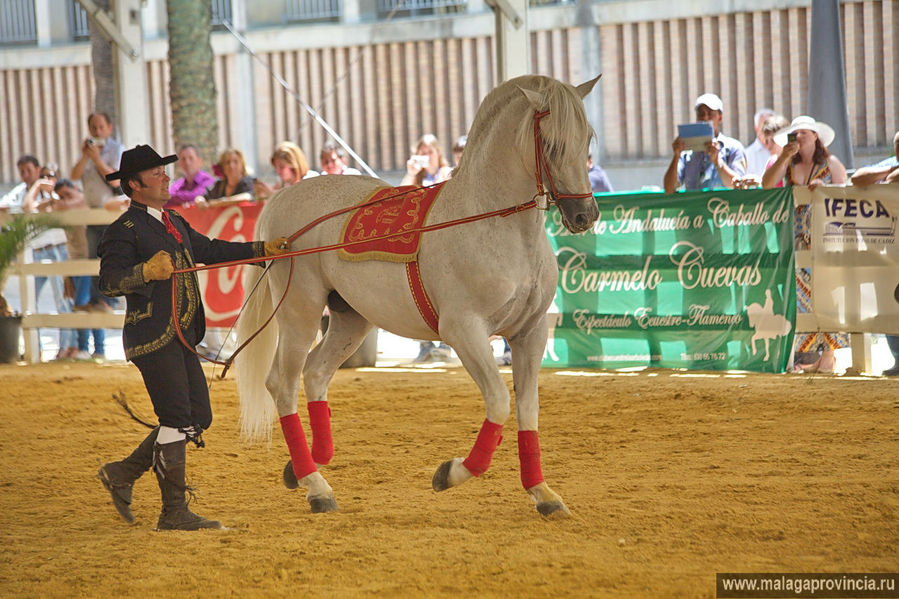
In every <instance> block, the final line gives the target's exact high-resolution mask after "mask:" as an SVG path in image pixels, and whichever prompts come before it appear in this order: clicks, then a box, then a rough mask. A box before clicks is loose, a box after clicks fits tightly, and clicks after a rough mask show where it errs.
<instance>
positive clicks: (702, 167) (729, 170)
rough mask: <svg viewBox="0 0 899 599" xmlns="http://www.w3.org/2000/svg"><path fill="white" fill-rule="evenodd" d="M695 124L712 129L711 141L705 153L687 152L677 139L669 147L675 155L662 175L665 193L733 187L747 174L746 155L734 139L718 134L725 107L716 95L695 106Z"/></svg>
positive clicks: (680, 140) (703, 97) (704, 97)
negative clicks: (738, 179) (703, 124)
mask: <svg viewBox="0 0 899 599" xmlns="http://www.w3.org/2000/svg"><path fill="white" fill-rule="evenodd" d="M694 108H695V109H696V120H697V121H703V122H707V123H709V124H710V125H711V126H712V132H713V137H712V139H711V141H709V142H708V143H706V149H705V151H699V152H697V151H693V150H687V149H686V143H685V142H684V140H682V139H681V138H680V137H677V138H675V140H674V143H672V144H671V147H672V149H673V150H674V155H673V156H672V158H671V163H670V164H669V165H668V170H667V171H665V180H664V183H665V193H674V192H675V191H677V189H678V188H679V187H680V186H681V185H683V187H684V188H685V189H686V190H688V191H691V190H699V189H715V188H720V187H733V185H734V179H737V178H739V177H742V176H743V175H745V174H746V152H745V150H744V148H743V144H741V143H740V142H739V141H737V140H736V139H733V138H732V137H728V136H726V135H724V134H723V133H721V122H722V120H723V119H724V103H723V102H722V101H721V98H719V97H718V96H716V95H715V94H708V93H707V94H702V95H701V96H699V97H698V98H696V103H695V105H694Z"/></svg>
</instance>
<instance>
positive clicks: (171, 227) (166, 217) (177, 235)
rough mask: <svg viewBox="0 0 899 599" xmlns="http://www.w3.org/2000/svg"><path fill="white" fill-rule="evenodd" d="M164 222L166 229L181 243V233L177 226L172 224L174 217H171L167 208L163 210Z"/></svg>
mask: <svg viewBox="0 0 899 599" xmlns="http://www.w3.org/2000/svg"><path fill="white" fill-rule="evenodd" d="M162 224H164V225H165V230H166V231H168V232H169V233H170V234H171V236H172V237H174V238H175V240H176V241H177V242H178V243H181V233H179V232H178V229H176V228H175V225H173V224H172V219H170V218H169V213H168V212H166V211H165V210H163V211H162Z"/></svg>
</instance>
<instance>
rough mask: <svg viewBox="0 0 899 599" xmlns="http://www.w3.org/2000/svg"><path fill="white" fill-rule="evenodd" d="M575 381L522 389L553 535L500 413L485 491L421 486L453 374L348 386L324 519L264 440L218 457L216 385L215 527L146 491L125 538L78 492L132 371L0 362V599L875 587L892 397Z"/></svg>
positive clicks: (209, 452) (125, 434)
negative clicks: (176, 524) (864, 581)
mask: <svg viewBox="0 0 899 599" xmlns="http://www.w3.org/2000/svg"><path fill="white" fill-rule="evenodd" d="M584 374H586V375H590V376H572V375H570V374H566V373H563V372H560V371H554V370H544V371H542V372H541V374H540V383H541V398H542V405H543V409H542V411H541V414H540V415H541V419H540V431H541V434H540V437H541V444H542V449H543V471H544V474H545V475H546V479H547V482H548V483H549V484H550V486H551V487H552V488H553V489H555V490H556V491H557V492H558V493H559V494H560V495H561V496H562V497H563V499H564V500H565V502H566V503H567V505H568V507H569V508H570V509H571V512H572V517H571V518H569V519H562V520H556V519H544V518H542V517H541V516H539V515H538V514H537V512H536V510H535V509H534V508H533V506H532V505H531V504H530V503H529V501H528V499H527V495H526V494H525V492H524V491H523V490H522V489H521V488H520V482H519V478H518V460H517V451H516V447H515V434H514V430H515V424H514V419H513V420H511V421H510V422H509V423H508V424H507V428H506V439H505V442H503V443H502V444H501V445H500V447H499V449H498V451H497V454H496V456H495V458H494V460H493V465H492V467H491V469H490V470H489V471H488V472H487V473H486V474H485V475H483V476H482V477H481V478H480V479H476V480H472V481H470V482H468V483H465V484H464V485H462V486H461V487H458V488H455V489H451V490H449V491H446V492H443V493H439V494H437V493H434V492H433V491H432V490H431V487H430V480H431V475H432V474H433V471H434V469H435V468H436V467H437V466H438V465H439V464H440V463H441V462H442V461H444V460H446V459H449V458H451V457H454V456H464V455H466V454H467V452H468V449H469V448H470V447H471V445H472V443H473V442H474V439H475V436H476V434H477V431H478V428H479V426H480V423H481V421H482V420H483V405H482V402H481V399H480V396H479V394H478V392H477V388H476V386H475V385H474V383H473V382H472V381H471V379H470V378H469V377H468V375H467V374H466V373H465V372H464V371H463V370H461V369H449V370H441V369H431V370H414V371H405V370H402V369H386V370H385V369H381V370H366V371H362V370H357V371H351V370H350V371H340V372H339V373H338V374H337V376H336V377H335V380H334V383H333V384H332V386H331V391H330V402H331V407H332V412H333V425H334V437H335V443H336V446H337V453H336V456H335V458H334V460H333V462H332V464H331V465H330V466H328V467H327V469H326V470H325V471H324V474H325V476H326V478H327V479H328V481H329V482H330V484H331V485H332V486H333V487H334V491H335V494H336V496H337V501H338V503H339V505H340V512H338V513H334V514H317V515H313V514H310V513H309V509H308V505H307V503H306V501H305V499H304V495H303V493H302V490H299V491H290V490H287V489H286V488H284V487H283V485H282V484H281V481H280V477H281V470H282V468H283V466H284V464H285V462H286V460H287V450H286V447H285V446H284V441H283V439H282V437H281V435H280V432H279V431H278V430H275V431H274V436H273V442H272V446H271V448H265V447H259V446H254V447H246V446H244V445H242V444H241V443H240V442H239V439H238V411H239V408H238V399H237V393H236V389H235V385H234V382H233V380H228V381H224V382H216V383H214V385H213V387H212V398H213V410H214V412H215V417H216V418H215V423H214V424H213V426H212V428H211V430H209V431H208V432H207V433H206V434H205V435H204V436H205V438H206V443H207V447H206V448H205V449H202V450H196V449H193V448H191V449H189V451H188V478H189V480H190V483H191V484H192V485H193V486H194V487H196V488H197V489H198V495H199V501H198V502H196V503H193V504H191V507H192V508H193V509H194V510H195V511H196V512H197V513H200V514H202V515H204V516H207V517H211V518H215V519H219V520H221V521H222V522H223V523H225V524H226V525H227V526H229V527H230V530H227V531H202V532H193V533H187V532H171V533H156V532H154V531H153V527H154V526H155V522H156V518H157V516H158V512H159V507H160V499H159V493H158V490H157V488H156V482H155V479H154V477H153V476H152V474H148V475H145V476H144V477H143V478H141V479H140V480H139V481H138V482H137V484H136V485H135V493H134V495H135V500H134V504H133V508H134V512H135V515H136V517H137V523H136V525H134V526H128V525H126V524H125V523H124V522H123V521H121V520H120V519H119V518H118V516H117V515H116V513H115V511H114V509H113V507H112V505H111V503H110V501H109V497H108V494H107V493H106V492H105V491H104V490H103V488H102V486H101V484H100V482H99V481H98V480H97V479H96V478H95V474H96V471H97V468H98V466H99V464H100V463H101V462H105V461H109V460H113V459H121V458H122V457H124V456H125V455H127V453H128V452H129V451H130V450H131V449H132V448H133V447H134V446H136V445H137V443H138V442H139V441H140V440H141V439H142V438H143V436H144V435H145V434H146V429H143V428H142V427H141V426H140V425H138V424H136V423H135V422H134V421H132V420H130V419H129V418H128V417H127V416H126V415H125V414H124V412H123V411H122V409H121V408H120V407H119V406H118V405H117V404H116V403H115V401H114V400H113V399H112V397H113V395H114V394H116V393H124V394H125V396H126V397H127V398H128V400H129V402H130V404H131V405H132V407H133V408H134V409H135V410H136V411H137V412H138V413H140V414H143V415H145V416H146V417H148V418H151V419H152V417H153V416H152V408H151V406H150V404H149V400H148V399H147V398H146V394H145V392H144V389H143V384H142V383H141V380H140V376H139V375H138V372H137V370H136V369H135V368H133V367H132V366H127V365H121V364H118V365H116V364H109V365H103V366H99V365H94V364H72V365H64V366H60V365H52V364H45V365H38V366H28V367H17V366H2V367H0V386H2V393H0V397H2V399H0V460H2V464H3V466H2V470H0V471H2V481H0V539H2V545H3V551H2V553H0V596H29V597H33V596H57V597H69V596H86V597H87V596H90V597H93V596H101V595H104V596H111V597H124V596H129V597H135V596H145V597H174V596H184V595H188V596H198V597H199V596H202V597H221V596H240V597H274V596H304V597H363V596H372V595H375V596H391V597H392V596H400V597H459V596H479V597H481V596H485V597H507V596H525V597H529V596H538V595H539V596H556V597H586V596H595V597H714V595H715V573H716V572H778V571H779V572H887V571H896V569H897V558H896V546H897V543H899V473H897V469H896V463H897V458H899V435H897V426H899V418H897V417H899V380H896V379H893V380H885V379H848V378H845V377H842V378H835V377H809V376H790V375H761V374H749V375H741V376H726V375H724V374H718V373H706V374H705V375H704V376H703V375H702V373H689V374H688V373H677V372H672V371H656V372H644V373H639V374H635V373H616V372H599V371H597V372H587V373H584ZM504 376H505V378H506V380H507V382H508V383H509V385H510V388H511V374H510V373H508V372H506V373H505V374H504ZM300 414H301V418H302V419H303V420H304V421H305V420H306V415H305V410H301V411H300Z"/></svg>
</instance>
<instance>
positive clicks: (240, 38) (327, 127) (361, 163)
mask: <svg viewBox="0 0 899 599" xmlns="http://www.w3.org/2000/svg"><path fill="white" fill-rule="evenodd" d="M222 24H223V25H224V26H225V28H226V29H227V30H228V31H230V32H231V35H233V36H234V38H235V39H236V40H237V41H238V42H240V45H241V46H243V47H244V48H245V49H246V51H247V52H249V54H250V56H252V57H253V58H255V59H256V60H257V61H259V64H261V65H262V66H264V67H265V68H266V70H267V71H268V72H269V73H270V74H271V76H272V77H274V78H275V81H277V82H278V83H279V84H280V85H281V87H283V88H284V90H285V91H286V92H287V93H288V94H290V95H291V96H292V97H293V99H294V100H296V101H297V102H298V103H299V104H300V106H302V107H303V108H304V109H305V110H306V112H308V113H309V115H310V116H311V117H312V118H313V119H315V121H316V122H317V123H318V124H319V125H321V126H322V129H324V130H325V131H327V132H328V135H330V136H331V137H333V138H334V141H336V142H337V143H339V144H340V146H341V147H342V148H343V149H344V150H346V151H347V154H349V155H350V156H352V157H353V159H354V160H355V161H356V163H357V164H358V165H359V166H361V167H362V169H363V170H364V171H365V172H366V173H368V174H369V176H371V177H378V175H377V174H376V173H375V171H374V170H372V168H371V167H370V166H368V164H366V162H365V161H364V160H362V158H360V157H359V155H358V154H356V152H354V151H353V148H351V147H350V146H349V144H348V143H347V142H345V141H344V140H343V138H342V137H340V136H339V135H338V134H337V132H336V131H334V129H332V128H331V126H330V125H329V124H328V123H327V122H326V121H325V119H323V118H322V117H321V116H320V115H319V114H318V113H317V112H316V111H315V109H314V108H312V107H311V106H309V104H306V102H304V101H303V99H302V98H300V96H299V94H297V93H296V92H295V91H294V90H293V89H292V88H291V87H290V85H288V83H287V81H285V80H284V78H283V77H281V76H280V75H279V74H277V73H276V72H275V71H274V69H272V67H271V66H269V64H268V63H267V62H265V61H264V60H262V59H261V58H259V56H258V55H257V54H256V53H255V52H254V51H253V49H252V48H251V47H250V44H249V42H247V40H246V38H245V37H244V36H242V35H241V34H240V33H238V32H237V31H235V30H234V28H233V27H232V26H231V23H229V22H228V21H223V22H222Z"/></svg>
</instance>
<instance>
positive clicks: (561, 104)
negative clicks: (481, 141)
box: [514, 75, 601, 233]
mask: <svg viewBox="0 0 899 599" xmlns="http://www.w3.org/2000/svg"><path fill="white" fill-rule="evenodd" d="M599 77H601V75H600V76H597V77H596V78H595V79H592V80H590V81H587V82H586V83H582V84H581V85H579V86H577V87H574V86H571V85H567V84H564V83H561V82H559V81H556V80H554V79H549V78H546V77H522V78H519V79H516V80H514V81H515V82H516V84H517V85H518V89H519V90H520V91H521V93H522V94H524V97H525V98H526V99H527V101H528V104H529V105H530V107H531V109H532V110H533V115H534V116H533V119H534V120H533V121H531V126H529V127H528V126H525V127H522V129H521V130H520V131H519V144H520V147H522V148H525V147H527V146H528V145H530V147H531V148H532V149H531V151H530V154H531V155H532V156H533V165H534V166H533V168H534V178H535V181H536V185H537V194H538V196H539V195H544V196H547V197H548V198H549V202H550V203H555V204H556V205H557V206H558V207H559V212H560V213H561V215H562V223H563V224H564V225H565V227H566V228H567V229H568V230H569V231H571V232H572V233H580V232H582V231H586V230H587V229H589V228H590V227H591V226H592V225H593V223H594V221H596V219H597V218H598V216H599V212H598V210H597V208H596V201H595V200H594V199H593V194H592V192H591V188H590V180H589V178H588V177H587V157H588V155H589V154H588V152H589V148H590V139H591V137H592V136H593V129H592V127H590V124H589V123H588V122H587V113H586V111H585V109H584V101H583V99H584V97H586V95H587V94H589V93H590V91H591V90H592V89H593V86H594V85H596V82H597V81H599Z"/></svg>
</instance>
